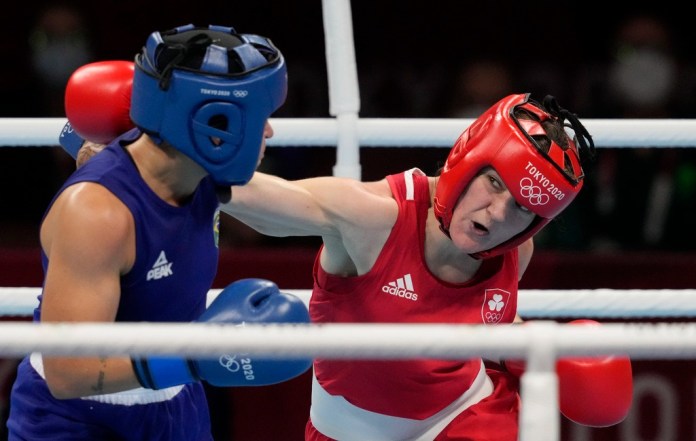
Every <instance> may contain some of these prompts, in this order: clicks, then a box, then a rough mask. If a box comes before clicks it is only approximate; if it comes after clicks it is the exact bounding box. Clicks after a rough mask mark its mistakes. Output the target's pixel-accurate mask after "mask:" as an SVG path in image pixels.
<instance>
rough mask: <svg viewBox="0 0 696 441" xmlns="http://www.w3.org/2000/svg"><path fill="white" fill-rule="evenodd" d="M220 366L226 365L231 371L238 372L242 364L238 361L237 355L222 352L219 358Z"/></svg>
mask: <svg viewBox="0 0 696 441" xmlns="http://www.w3.org/2000/svg"><path fill="white" fill-rule="evenodd" d="M219 362H220V366H222V367H224V368H225V369H227V370H228V371H230V372H237V371H238V370H239V369H240V368H241V365H240V364H239V362H238V361H237V356H236V355H228V354H222V355H221V356H220V359H219Z"/></svg>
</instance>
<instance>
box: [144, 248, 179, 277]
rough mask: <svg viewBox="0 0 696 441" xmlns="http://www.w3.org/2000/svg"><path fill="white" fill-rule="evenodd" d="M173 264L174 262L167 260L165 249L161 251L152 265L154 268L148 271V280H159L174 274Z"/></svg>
mask: <svg viewBox="0 0 696 441" xmlns="http://www.w3.org/2000/svg"><path fill="white" fill-rule="evenodd" d="M173 264H174V262H169V261H168V260H167V255H166V254H164V250H162V251H160V254H159V257H158V258H157V261H156V262H155V264H154V265H152V269H151V270H150V271H148V272H147V280H148V281H150V280H159V279H163V278H165V277H169V276H171V275H172V274H174V272H173V271H172V265H173Z"/></svg>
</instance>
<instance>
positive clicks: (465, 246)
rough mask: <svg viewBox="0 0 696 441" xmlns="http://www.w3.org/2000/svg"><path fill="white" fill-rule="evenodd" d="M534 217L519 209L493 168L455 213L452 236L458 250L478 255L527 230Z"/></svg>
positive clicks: (468, 192) (479, 178) (471, 188)
mask: <svg viewBox="0 0 696 441" xmlns="http://www.w3.org/2000/svg"><path fill="white" fill-rule="evenodd" d="M534 216H535V214H534V213H532V212H531V211H529V210H528V209H527V208H525V207H523V206H521V205H519V204H518V203H517V201H516V200H515V198H514V197H513V196H512V194H511V193H510V191H509V190H508V189H507V187H506V186H505V183H504V182H503V180H502V179H501V178H500V175H499V174H498V173H497V172H496V171H495V170H494V169H493V168H490V167H488V168H486V169H484V170H483V171H482V172H481V173H479V174H478V175H477V176H476V177H475V178H474V179H473V180H472V181H471V183H470V184H469V186H468V187H467V188H466V189H465V190H464V192H463V193H462V195H461V196H460V197H459V200H458V201H457V205H456V206H455V207H454V212H453V213H452V222H451V224H450V228H449V231H450V236H451V237H452V241H453V242H454V243H455V245H457V247H458V248H459V249H461V250H462V251H465V252H467V253H477V252H480V251H484V250H488V249H491V248H493V247H495V246H497V245H499V244H501V243H503V242H505V241H507V240H509V239H511V238H512V237H514V236H515V235H517V234H519V233H521V232H522V231H524V230H526V229H527V227H529V225H530V224H531V223H532V221H533V220H534Z"/></svg>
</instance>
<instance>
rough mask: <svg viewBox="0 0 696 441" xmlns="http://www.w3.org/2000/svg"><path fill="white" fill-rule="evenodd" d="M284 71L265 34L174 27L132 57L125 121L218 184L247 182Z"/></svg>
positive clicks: (280, 94)
mask: <svg viewBox="0 0 696 441" xmlns="http://www.w3.org/2000/svg"><path fill="white" fill-rule="evenodd" d="M286 95H287V71H286V66H285V60H284V58H283V56H282V54H281V53H280V51H279V50H278V49H277V48H276V47H275V46H274V45H273V43H271V41H270V40H269V39H267V38H265V37H261V36H258V35H251V34H237V33H236V32H235V30H234V29H233V28H231V27H221V26H212V25H211V26H209V27H207V28H197V27H194V26H193V25H186V26H181V27H178V28H176V29H172V30H170V31H166V32H162V33H160V32H154V33H152V34H151V35H150V37H149V38H148V40H147V43H146V44H145V47H144V48H143V51H142V52H141V53H140V54H138V55H137V56H136V58H135V76H134V79H133V95H132V100H131V103H132V104H131V111H130V115H131V119H132V120H133V122H134V123H135V124H136V126H138V127H139V128H140V129H141V130H143V131H144V132H145V133H147V134H149V135H151V136H152V137H153V138H155V140H156V141H157V142H161V141H166V142H167V143H168V144H170V145H172V146H173V147H174V148H176V149H177V150H179V151H181V152H183V153H184V154H186V155H187V156H189V157H190V158H191V159H193V160H194V161H196V162H197V163H198V164H200V165H201V166H202V167H203V168H204V169H205V170H206V171H207V172H208V173H209V174H210V176H211V177H212V179H213V181H215V183H216V184H218V185H220V186H229V185H243V184H246V183H247V182H249V180H250V179H251V177H252V175H253V174H254V171H255V170H256V167H257V165H258V160H259V154H260V150H261V143H262V141H263V131H264V126H265V124H266V120H267V119H268V118H269V117H270V115H271V114H272V113H273V112H275V111H276V110H277V109H278V108H279V107H280V106H281V105H282V104H283V103H284V102H285V97H286Z"/></svg>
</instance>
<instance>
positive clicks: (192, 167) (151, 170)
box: [7, 26, 309, 441]
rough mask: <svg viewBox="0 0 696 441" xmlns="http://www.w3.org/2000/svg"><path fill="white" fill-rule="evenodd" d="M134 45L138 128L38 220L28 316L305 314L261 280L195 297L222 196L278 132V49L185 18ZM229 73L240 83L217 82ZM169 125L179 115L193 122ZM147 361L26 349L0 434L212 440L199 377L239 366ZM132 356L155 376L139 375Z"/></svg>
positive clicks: (78, 176)
mask: <svg viewBox="0 0 696 441" xmlns="http://www.w3.org/2000/svg"><path fill="white" fill-rule="evenodd" d="M213 42H214V43H213ZM136 59H137V61H138V63H140V64H139V65H138V69H140V70H141V72H140V74H138V75H137V77H136V78H134V83H133V91H134V94H133V98H134V99H133V100H132V105H133V106H134V107H139V106H146V107H147V109H148V113H147V115H140V116H138V115H136V116H135V117H134V118H133V122H134V124H135V126H136V127H135V128H134V129H132V130H130V131H127V132H126V133H123V134H121V135H120V136H119V137H117V138H116V139H114V140H113V141H112V142H111V143H109V145H107V146H106V147H105V148H104V149H103V150H102V151H101V152H100V153H99V154H98V155H95V156H94V157H93V158H91V159H90V160H89V161H87V162H86V163H85V164H84V165H83V166H81V167H79V168H78V169H77V170H76V171H75V172H74V173H73V174H72V175H71V176H70V177H69V178H68V179H67V180H66V182H65V183H64V185H63V186H62V187H61V188H60V189H59V191H58V193H57V194H56V196H55V197H54V199H53V200H52V201H51V203H50V204H49V206H48V208H47V211H46V213H45V215H44V217H43V219H42V223H41V230H40V242H41V250H42V256H41V257H42V264H43V267H44V274H45V277H44V282H43V288H42V292H41V295H40V296H39V305H38V307H37V308H36V310H35V312H34V321H36V322H49V323H56V322H181V323H182V326H186V325H185V323H188V322H192V321H214V322H225V323H227V322H229V323H241V322H244V321H250V322H252V321H258V322H261V321H264V320H277V321H279V322H284V321H301V320H302V319H303V318H304V317H306V315H305V314H306V312H304V311H303V310H301V309H299V308H297V302H298V301H299V300H293V299H292V297H291V296H289V295H287V294H283V293H280V292H277V287H275V286H274V285H273V284H271V283H268V282H264V281H258V280H256V281H244V282H241V283H240V284H238V285H234V286H233V287H230V288H229V289H228V290H226V294H225V296H223V297H222V298H220V299H219V300H216V301H215V302H214V304H213V307H212V308H211V309H210V310H208V311H206V309H205V307H206V300H207V294H208V291H209V289H210V288H211V286H212V283H213V280H214V278H215V274H216V271H217V264H218V254H219V250H218V246H217V239H218V223H219V206H220V200H219V199H218V194H219V193H220V190H221V189H222V187H224V186H226V185H227V193H229V189H230V187H229V185H230V184H235V185H238V184H239V185H241V184H243V183H245V182H246V180H248V177H249V175H250V173H252V172H253V169H255V168H256V166H257V164H258V161H259V158H260V157H261V155H262V153H263V150H264V148H265V139H266V138H268V137H270V136H272V134H273V130H272V128H271V127H270V125H269V123H268V121H267V120H268V118H269V117H270V115H271V113H272V112H273V111H275V110H276V109H277V107H278V106H280V105H281V104H282V102H283V101H284V99H285V91H286V77H285V64H284V60H283V57H282V55H281V54H280V52H279V51H278V50H277V49H276V48H275V46H273V45H272V44H271V42H270V41H269V40H267V39H265V38H263V37H260V36H255V35H248V34H237V33H236V32H235V31H234V29H232V28H226V27H219V26H212V27H205V28H196V27H193V26H183V27H180V28H176V29H173V30H171V31H166V32H162V33H160V32H155V33H153V34H152V35H151V36H150V38H149V39H148V42H147V44H146V47H145V48H143V52H142V53H141V54H140V55H139V56H138V57H136ZM153 78H155V79H157V81H152V79H153ZM237 86H243V87H245V88H248V90H249V92H250V93H249V94H248V95H246V96H244V97H237V96H233V94H228V93H225V92H226V91H229V90H234V89H235V87H237ZM136 91H137V93H136ZM197 91H206V92H210V91H219V92H220V93H219V94H216V93H213V94H211V93H206V94H205V96H203V95H202V94H200V93H199V94H197ZM171 93H174V94H177V96H180V97H182V96H185V105H182V106H180V107H178V106H177V105H175V104H174V105H172V104H171V103H169V102H168V101H169V99H170V95H169V94H171ZM150 99H158V100H160V102H162V103H163V105H166V107H167V109H166V112H165V111H162V112H158V110H159V109H157V108H156V107H152V106H151V104H152V103H151V102H149V101H148V100H150ZM143 100H145V101H148V102H147V103H146V102H143ZM199 104H200V106H199ZM136 113H137V112H136ZM83 116H86V117H89V113H88V112H87V113H85V114H84V115H83ZM171 121H177V123H176V124H174V125H172V123H171ZM72 122H75V121H72ZM80 123H81V124H84V123H85V121H80ZM179 123H181V124H189V123H190V125H191V129H190V131H182V130H180V127H178V126H177V124H179ZM234 133H237V134H240V133H243V139H238V137H235V136H234V135H233V134H234ZM67 134H68V133H64V135H67ZM63 141H65V140H63ZM73 141H75V140H73ZM75 146H76V147H77V146H79V139H77V140H76V144H75ZM218 147H219V149H220V150H219V151H218V150H216V149H217V148H218ZM72 153H73V154H74V151H73V152H72ZM218 154H219V155H222V156H225V157H224V158H218V157H217V156H215V155H218ZM218 159H220V160H221V161H222V162H216V161H217V160H218ZM225 161H227V162H225ZM220 164H226V166H220ZM247 290H248V291H247ZM258 291H263V293H264V294H263V295H261V297H264V296H265V297H264V298H265V299H267V300H266V302H267V304H266V305H265V307H263V303H264V302H261V304H262V307H261V308H260V309H258V310H256V311H254V310H250V309H249V308H248V306H249V304H248V303H245V302H247V301H250V298H251V297H253V296H252V293H253V292H258ZM247 294H248V295H247ZM257 295H259V294H257ZM244 308H246V312H242V311H241V310H242V309H244ZM303 308H304V306H303ZM237 309H239V311H238V310H237ZM232 310H234V314H232V315H230V314H231V312H230V311H232ZM281 310H283V311H290V312H291V313H290V314H289V315H284V314H283V313H281V312H280V311H281ZM152 361H153V362H152V363H150V364H146V363H143V360H136V361H133V360H131V358H130V357H127V356H108V357H91V356H84V357H63V356H42V354H39V353H33V354H30V355H29V356H27V357H26V358H25V359H24V360H22V362H21V363H20V366H19V368H18V372H17V379H16V381H15V383H14V385H13V388H12V392H11V397H10V408H11V410H10V415H9V418H8V423H7V427H8V432H9V435H8V439H9V440H12V441H17V440H37V439H50V440H52V441H63V440H65V441H68V440H70V441H76V440H78V441H79V440H115V439H128V440H148V441H151V440H162V441H164V440H167V441H184V440H186V441H189V440H196V441H212V430H211V421H210V415H209V412H208V405H207V401H206V397H205V391H204V388H203V385H202V383H201V381H199V379H202V380H204V381H208V382H210V383H211V384H218V385H237V384H245V383H244V381H247V380H246V378H245V379H244V381H242V380H240V379H239V378H238V376H235V375H234V374H231V373H230V374H226V373H225V372H223V371H222V369H221V368H220V367H219V366H217V365H215V363H214V362H213V361H212V360H207V359H201V360H197V361H191V362H190V363H188V364H189V366H192V368H191V371H190V372H189V375H188V376H187V375H183V376H182V375H180V376H178V377H173V376H172V374H171V373H170V372H164V373H163V371H162V369H159V370H158V368H157V366H161V365H162V364H161V360H160V361H157V362H155V359H152ZM169 361H170V362H172V360H171V359H170V360H169ZM252 362H253V367H254V374H253V375H254V380H255V381H254V382H253V384H255V385H260V384H268V383H272V382H279V381H283V380H285V379H290V378H292V377H294V376H296V375H299V374H300V373H301V372H302V371H303V369H305V368H306V366H309V363H308V362H307V361H306V360H305V361H302V360H290V361H289V363H288V364H287V365H283V364H282V360H252ZM276 363H277V364H276ZM134 366H140V367H141V368H140V369H138V374H141V375H142V374H143V373H147V374H148V375H149V377H150V379H151V380H152V382H150V383H148V382H147V380H145V381H144V383H146V385H148V386H150V387H153V388H158V389H153V388H150V387H147V388H146V387H142V384H141V383H140V381H139V378H138V374H136V372H135V369H134ZM277 368H280V369H277ZM276 369H277V370H276ZM247 383H249V381H247Z"/></svg>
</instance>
